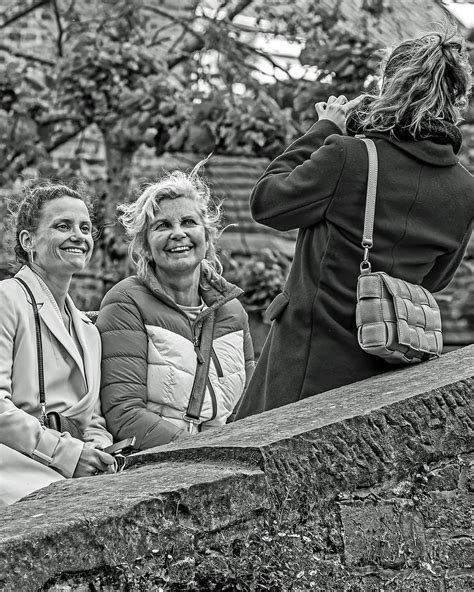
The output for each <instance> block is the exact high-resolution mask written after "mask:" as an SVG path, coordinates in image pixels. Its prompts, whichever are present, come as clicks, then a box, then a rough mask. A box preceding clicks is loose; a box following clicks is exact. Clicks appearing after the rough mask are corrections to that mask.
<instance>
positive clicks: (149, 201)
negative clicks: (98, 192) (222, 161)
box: [97, 164, 254, 450]
mask: <svg viewBox="0 0 474 592" xmlns="http://www.w3.org/2000/svg"><path fill="white" fill-rule="evenodd" d="M199 167H200V165H199V164H198V165H197V166H196V167H195V168H194V170H193V171H192V172H191V173H190V174H189V175H188V174H185V173H183V172H181V171H174V172H173V173H170V174H168V175H166V176H164V177H163V178H162V179H160V180H159V182H157V183H154V184H152V185H149V186H148V187H146V188H145V190H144V191H143V193H142V194H141V195H140V196H139V197H138V199H137V200H136V201H134V202H132V203H130V204H126V205H123V206H121V208H120V210H121V212H122V215H121V217H120V220H121V222H122V224H123V225H124V228H125V230H126V232H127V235H128V237H129V239H130V241H131V242H130V245H129V253H130V257H131V260H132V261H133V262H134V263H135V265H136V268H137V274H136V275H134V276H132V277H128V278H126V279H125V280H123V281H121V282H119V283H118V284H117V285H116V286H114V287H113V288H112V289H111V290H110V291H109V292H108V293H107V294H106V296H105V298H104V300H103V302H102V305H101V310H100V313H99V316H98V320H97V328H98V329H99V332H100V334H101V338H102V347H103V357H102V382H101V400H102V409H103V412H104V414H105V418H106V421H107V425H108V428H109V430H110V431H111V433H112V434H113V436H114V437H115V439H117V440H121V439H124V438H128V437H130V436H135V437H136V448H137V449H139V450H144V449H146V448H151V447H153V446H158V445H162V444H167V443H168V442H171V441H174V440H176V439H178V438H181V437H187V436H189V435H190V434H191V435H192V434H196V433H198V432H201V431H203V430H206V429H208V428H212V427H217V426H221V425H223V424H225V423H226V421H227V419H228V418H229V416H230V415H231V414H232V412H233V410H234V407H235V406H236V404H237V402H238V401H239V399H240V397H241V395H242V393H243V391H244V388H245V386H246V384H247V382H248V380H249V378H250V375H251V372H252V370H253V366H254V361H253V346H252V341H251V337H250V332H249V325H248V318H247V314H246V312H245V311H244V309H243V307H242V305H241V303H240V302H239V301H238V300H237V298H238V297H239V296H240V295H241V294H242V290H241V289H240V288H238V287H237V286H234V285H233V284H230V283H229V282H227V281H226V280H225V279H224V278H223V277H222V276H221V275H219V271H220V270H221V267H220V264H219V261H218V259H217V257H216V253H215V247H214V241H215V239H216V237H217V236H218V234H219V231H218V223H219V219H220V211H219V208H217V207H216V206H214V205H213V204H212V202H211V197H210V191H209V188H208V187H207V185H206V184H205V183H204V181H203V180H202V179H201V178H200V177H199V175H198V171H199ZM207 366H208V369H207Z"/></svg>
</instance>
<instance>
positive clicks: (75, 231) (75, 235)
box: [71, 226, 85, 241]
mask: <svg viewBox="0 0 474 592" xmlns="http://www.w3.org/2000/svg"><path fill="white" fill-rule="evenodd" d="M84 235H85V233H84V232H82V229H81V228H80V227H79V226H73V227H72V233H71V240H73V241H83V240H84Z"/></svg>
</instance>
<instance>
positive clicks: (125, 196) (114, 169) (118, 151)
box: [97, 131, 137, 291]
mask: <svg viewBox="0 0 474 592" xmlns="http://www.w3.org/2000/svg"><path fill="white" fill-rule="evenodd" d="M102 134H103V137H104V145H105V158H106V184H105V187H104V190H105V191H104V195H103V202H102V208H101V210H102V211H101V216H100V218H101V223H102V232H101V235H100V238H99V240H98V241H97V247H98V248H99V249H100V250H101V260H102V261H101V262H102V265H101V267H102V271H103V276H102V279H103V281H104V290H105V291H106V290H107V289H108V288H110V287H111V286H112V285H113V284H115V283H116V282H117V281H119V280H120V279H122V278H123V277H124V276H126V275H129V274H130V272H131V268H130V265H129V262H128V254H127V241H126V239H125V235H124V231H123V228H122V226H121V225H120V223H119V222H118V221H117V205H118V204H121V203H124V202H127V201H129V199H130V184H131V180H132V161H133V155H134V154H135V151H136V149H137V145H136V144H134V143H130V142H124V141H123V140H122V139H121V138H120V137H119V135H118V134H116V133H113V132H112V133H111V132H104V131H102Z"/></svg>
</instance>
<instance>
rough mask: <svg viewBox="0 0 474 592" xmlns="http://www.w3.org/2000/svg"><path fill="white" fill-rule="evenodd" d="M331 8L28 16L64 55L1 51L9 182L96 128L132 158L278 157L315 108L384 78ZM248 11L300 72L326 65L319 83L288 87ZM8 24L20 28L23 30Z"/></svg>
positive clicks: (0, 115)
mask: <svg viewBox="0 0 474 592" xmlns="http://www.w3.org/2000/svg"><path fill="white" fill-rule="evenodd" d="M326 4H327V3H320V2H317V3H314V2H312V1H310V0H300V1H299V2H297V3H296V4H292V5H291V6H290V5H288V3H279V2H275V3H271V4H270V6H268V5H267V3H263V2H262V1H261V0H241V1H240V2H236V3H223V4H222V6H220V7H219V9H217V10H216V9H213V8H212V7H210V5H209V4H208V3H207V2H205V1H204V0H200V1H198V2H196V3H195V10H194V11H192V10H191V11H189V12H188V13H185V16H182V15H178V16H177V15H175V14H174V13H172V12H169V11H166V10H165V9H163V8H160V7H157V6H155V5H153V4H151V3H147V2H145V0H131V1H129V0H117V1H116V2H109V1H104V0H91V1H90V2H87V3H85V2H81V1H77V0H76V1H75V2H66V1H65V0H50V1H45V2H38V3H37V4H34V3H33V4H32V5H31V7H30V9H28V10H18V12H17V15H18V16H17V20H21V19H23V20H24V19H26V18H28V13H29V12H30V11H32V10H36V11H40V12H41V11H42V14H43V16H44V17H46V16H47V17H48V18H49V21H48V22H49V27H50V30H51V36H52V38H53V39H55V43H54V46H53V47H54V48H55V50H54V51H55V54H54V52H53V53H52V55H49V56H46V57H44V56H36V55H31V54H30V55H28V54H27V53H26V54H21V52H18V51H17V48H15V45H14V43H10V44H9V45H8V44H3V45H2V46H1V48H0V50H1V51H3V52H4V53H3V55H4V57H5V60H4V62H3V64H0V155H1V156H2V158H1V162H0V174H2V175H3V181H4V182H5V181H6V180H7V179H10V178H14V177H15V176H16V175H17V174H18V173H19V172H21V171H22V170H23V169H24V167H25V166H28V165H30V164H33V165H36V164H38V162H41V161H42V160H44V159H45V158H47V155H48V154H49V153H51V151H52V150H54V149H55V148H56V147H57V146H60V145H61V144H62V143H64V142H65V141H67V140H68V139H70V138H72V137H74V136H75V135H77V133H78V132H80V131H82V130H84V129H86V128H87V126H89V125H90V124H92V123H94V124H96V125H97V126H98V128H99V129H100V130H101V131H102V133H103V134H104V138H105V141H106V143H109V144H112V145H113V146H114V149H118V150H122V151H126V152H127V153H129V154H130V155H132V154H133V152H134V151H135V150H136V149H137V148H138V146H139V145H140V144H141V143H146V144H148V145H149V146H154V147H155V148H156V151H157V153H158V154H161V153H163V152H164V151H176V150H195V151H200V152H209V151H211V150H212V151H215V152H217V153H233V154H235V153H241V154H256V155H259V156H269V157H272V156H274V155H275V154H276V153H277V152H278V151H280V150H281V149H282V148H283V146H284V145H285V144H287V143H288V142H289V140H290V139H291V138H292V137H294V136H295V135H296V134H297V133H300V132H301V131H302V129H304V127H305V126H306V125H307V124H308V123H309V122H311V121H313V120H314V109H313V104H314V101H315V98H316V99H319V98H320V97H323V96H327V94H328V92H333V90H334V89H335V88H336V87H337V88H338V90H339V92H341V91H343V92H346V93H347V94H348V95H353V94H355V93H356V92H358V91H359V89H360V87H361V84H362V83H363V81H364V79H365V78H366V77H367V76H368V75H369V74H370V73H371V72H372V67H373V63H372V61H371V59H370V55H371V54H372V50H373V45H372V44H371V43H369V42H368V41H367V38H366V37H364V34H363V33H360V34H358V35H355V34H352V33H348V31H347V26H346V25H344V19H343V18H342V16H341V13H340V10H339V2H336V3H335V5H334V6H330V7H328V6H327V5H326ZM365 4H367V7H366V9H367V10H368V11H369V10H372V11H373V10H374V7H373V4H374V3H373V2H368V3H367V2H366V3H365ZM246 9H250V10H251V11H253V14H255V15H256V19H257V21H256V22H257V25H256V26H257V30H258V29H260V30H261V35H262V36H263V37H264V38H274V36H275V35H276V34H280V35H284V36H285V38H287V39H288V40H289V41H298V43H300V45H302V52H301V57H300V61H301V63H302V64H303V65H304V66H308V67H312V68H313V69H314V65H315V64H317V67H318V74H317V77H316V80H314V79H313V80H312V81H311V82H309V81H307V80H306V81H305V80H295V79H292V78H291V76H290V75H289V73H288V72H287V73H286V74H285V75H283V79H281V78H282V76H281V75H282V73H285V70H286V66H284V65H282V64H281V63H277V62H275V60H274V59H273V57H272V56H271V54H269V52H268V51H267V50H266V49H265V48H264V47H263V48H261V47H257V46H256V45H255V43H254V37H253V36H252V35H250V36H249V35H248V32H247V31H246V30H245V27H242V25H241V24H240V23H239V22H238V21H236V17H237V16H239V14H240V13H243V12H244V11H245V10H246ZM11 12H13V13H14V7H13V8H11ZM5 22H6V23H7V24H8V25H9V27H10V28H11V27H13V26H14V25H15V22H16V21H15V18H13V17H12V18H9V19H6V20H5ZM1 28H2V25H1V24H0V29H1ZM303 40H304V41H303ZM15 55H16V57H15ZM25 55H26V58H25ZM263 67H265V71H266V82H265V83H263V82H262V78H261V77H259V75H258V72H259V71H260V70H261V69H262V68H263ZM269 68H270V70H269ZM271 72H273V73H271ZM279 75H280V76H279ZM279 78H280V80H279ZM236 83H238V85H237V86H238V88H237V87H236Z"/></svg>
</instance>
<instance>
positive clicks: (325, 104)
mask: <svg viewBox="0 0 474 592" xmlns="http://www.w3.org/2000/svg"><path fill="white" fill-rule="evenodd" d="M362 97H363V95H360V96H358V97H356V98H355V99H352V100H351V101H348V100H347V98H346V97H345V96H344V95H339V96H338V97H335V96H334V95H331V96H330V97H329V98H328V100H327V101H320V102H319V103H316V104H315V105H314V108H315V109H316V113H317V114H318V118H319V120H321V119H328V120H329V121H332V122H334V123H335V124H336V125H337V126H339V127H340V128H341V130H342V132H343V133H346V115H347V112H348V111H349V110H350V109H353V108H354V107H356V106H357V104H358V103H359V102H360V101H361V100H362Z"/></svg>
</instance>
